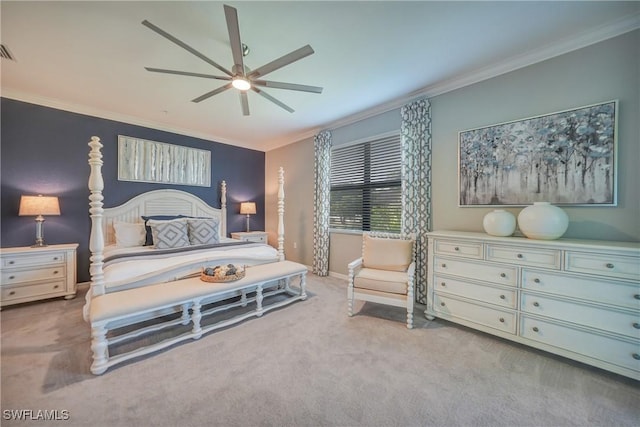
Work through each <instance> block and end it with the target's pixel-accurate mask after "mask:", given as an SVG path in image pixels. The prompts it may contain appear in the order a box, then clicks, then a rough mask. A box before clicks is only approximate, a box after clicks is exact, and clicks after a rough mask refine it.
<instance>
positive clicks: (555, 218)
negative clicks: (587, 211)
mask: <svg viewBox="0 0 640 427" xmlns="http://www.w3.org/2000/svg"><path fill="white" fill-rule="evenodd" d="M518 226H519V227H520V231H522V233H523V234H524V235H525V236H527V237H528V238H530V239H538V240H554V239H559V238H560V237H562V235H563V234H564V233H565V231H567V227H569V217H568V216H567V214H566V212H565V211H563V210H562V209H560V208H559V207H557V206H553V205H552V204H550V203H549V202H534V203H533V205H532V206H527V207H526V208H524V209H522V211H520V214H519V215H518Z"/></svg>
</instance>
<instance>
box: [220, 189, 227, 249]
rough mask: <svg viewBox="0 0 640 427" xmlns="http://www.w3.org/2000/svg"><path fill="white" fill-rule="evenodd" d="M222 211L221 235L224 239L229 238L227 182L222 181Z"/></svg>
mask: <svg viewBox="0 0 640 427" xmlns="http://www.w3.org/2000/svg"><path fill="white" fill-rule="evenodd" d="M220 210H221V211H222V212H221V215H220V216H221V217H222V218H220V222H221V227H222V229H221V230H220V234H221V235H222V237H228V236H227V182H226V181H222V184H220Z"/></svg>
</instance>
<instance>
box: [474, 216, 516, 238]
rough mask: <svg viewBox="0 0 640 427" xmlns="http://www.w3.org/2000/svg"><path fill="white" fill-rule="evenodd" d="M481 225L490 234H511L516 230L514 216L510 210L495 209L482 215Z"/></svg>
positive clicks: (501, 235)
mask: <svg viewBox="0 0 640 427" xmlns="http://www.w3.org/2000/svg"><path fill="white" fill-rule="evenodd" d="M482 226H483V227H484V231H485V232H486V233H487V234H490V235H492V236H500V237H504V236H511V235H512V234H513V232H514V231H515V230H516V217H515V216H513V214H512V213H511V212H507V211H505V210H502V209H496V210H495V211H493V212H489V213H488V214H486V215H485V216H484V219H483V220H482Z"/></svg>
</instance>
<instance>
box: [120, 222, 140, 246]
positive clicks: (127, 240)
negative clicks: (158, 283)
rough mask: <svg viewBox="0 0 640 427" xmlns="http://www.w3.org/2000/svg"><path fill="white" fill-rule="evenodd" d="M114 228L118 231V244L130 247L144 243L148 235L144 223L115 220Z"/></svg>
mask: <svg viewBox="0 0 640 427" xmlns="http://www.w3.org/2000/svg"><path fill="white" fill-rule="evenodd" d="M113 229H114V230H115V232H116V246H118V247H121V248H130V247H133V246H142V245H144V242H145V237H146V235H145V229H144V224H143V223H141V222H139V223H131V222H118V221H114V223H113Z"/></svg>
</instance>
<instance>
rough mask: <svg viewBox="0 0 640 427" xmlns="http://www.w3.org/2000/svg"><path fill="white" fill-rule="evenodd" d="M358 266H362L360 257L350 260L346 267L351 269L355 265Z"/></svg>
mask: <svg viewBox="0 0 640 427" xmlns="http://www.w3.org/2000/svg"><path fill="white" fill-rule="evenodd" d="M360 266H362V258H358V259H356V260H354V261H351V262H350V263H349V264H347V268H348V269H349V270H353V269H355V268H357V267H360Z"/></svg>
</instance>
